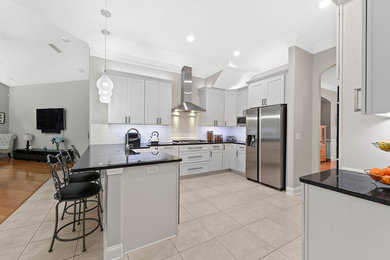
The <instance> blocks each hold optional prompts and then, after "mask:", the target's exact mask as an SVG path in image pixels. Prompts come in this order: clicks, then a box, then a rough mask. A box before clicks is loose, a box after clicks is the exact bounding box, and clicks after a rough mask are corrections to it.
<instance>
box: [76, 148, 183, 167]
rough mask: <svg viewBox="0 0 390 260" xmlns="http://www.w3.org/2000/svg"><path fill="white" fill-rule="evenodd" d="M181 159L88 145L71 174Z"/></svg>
mask: <svg viewBox="0 0 390 260" xmlns="http://www.w3.org/2000/svg"><path fill="white" fill-rule="evenodd" d="M181 160H182V159H181V158H178V157H175V156H172V155H170V154H167V153H164V152H152V151H145V152H141V153H139V154H130V155H128V156H127V155H126V153H125V145H124V144H101V145H90V146H89V147H88V148H87V150H86V151H85V152H84V153H83V155H82V156H81V158H80V159H79V160H78V161H77V162H76V164H75V165H74V166H73V168H72V171H73V172H80V171H88V170H89V171H91V170H106V169H113V168H125V167H134V166H141V165H150V164H161V163H171V162H180V161H181Z"/></svg>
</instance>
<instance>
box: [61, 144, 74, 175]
mask: <svg viewBox="0 0 390 260" xmlns="http://www.w3.org/2000/svg"><path fill="white" fill-rule="evenodd" d="M57 156H58V158H60V160H61V164H62V168H63V169H64V170H65V171H66V173H67V174H71V173H72V172H71V169H70V168H69V164H70V165H73V164H74V161H73V157H72V156H71V155H70V153H69V151H68V150H64V149H60V152H59V153H58V155H57Z"/></svg>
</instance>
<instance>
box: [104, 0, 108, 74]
mask: <svg viewBox="0 0 390 260" xmlns="http://www.w3.org/2000/svg"><path fill="white" fill-rule="evenodd" d="M105 9H106V10H107V0H105ZM104 30H106V31H107V17H104ZM106 72H107V34H106V33H105V34H104V73H106Z"/></svg>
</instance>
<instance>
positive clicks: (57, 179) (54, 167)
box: [47, 154, 69, 198]
mask: <svg viewBox="0 0 390 260" xmlns="http://www.w3.org/2000/svg"><path fill="white" fill-rule="evenodd" d="M47 164H48V165H49V166H50V170H51V175H52V178H53V182H54V187H55V189H56V191H57V193H58V195H59V197H60V198H61V188H62V187H64V186H66V185H67V184H68V183H69V176H68V173H67V172H66V171H65V170H64V167H63V164H62V162H61V158H60V157H59V156H58V155H57V156H54V155H51V154H48V155H47ZM61 175H62V177H61Z"/></svg>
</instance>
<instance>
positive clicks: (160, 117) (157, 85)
mask: <svg viewBox="0 0 390 260" xmlns="http://www.w3.org/2000/svg"><path fill="white" fill-rule="evenodd" d="M171 109H172V84H171V83H169V82H163V81H157V80H145V124H150V125H156V124H157V125H170V124H171Z"/></svg>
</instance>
